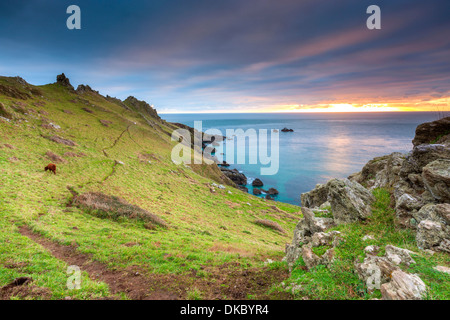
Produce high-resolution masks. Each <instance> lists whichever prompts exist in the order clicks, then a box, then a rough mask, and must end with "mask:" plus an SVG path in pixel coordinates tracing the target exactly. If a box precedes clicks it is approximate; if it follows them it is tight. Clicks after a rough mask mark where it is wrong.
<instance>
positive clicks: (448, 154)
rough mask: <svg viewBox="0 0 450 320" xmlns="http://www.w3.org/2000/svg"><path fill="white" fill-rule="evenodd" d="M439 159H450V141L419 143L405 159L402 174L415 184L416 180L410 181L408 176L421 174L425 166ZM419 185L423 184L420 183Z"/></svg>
mask: <svg viewBox="0 0 450 320" xmlns="http://www.w3.org/2000/svg"><path fill="white" fill-rule="evenodd" d="M439 159H450V143H447V144H421V145H418V146H416V147H414V148H413V150H412V151H411V152H410V153H409V154H408V155H407V157H406V159H405V161H403V163H402V168H401V170H400V176H401V177H402V178H403V179H404V180H405V181H408V182H410V183H411V184H412V185H414V182H413V181H410V180H409V178H408V177H415V176H411V174H419V175H420V174H421V173H422V169H423V167H425V166H426V165H427V164H429V163H431V162H433V161H435V160H439ZM413 180H414V179H413ZM416 183H417V182H416ZM418 187H422V186H420V185H419V186H418ZM416 189H417V188H416Z"/></svg>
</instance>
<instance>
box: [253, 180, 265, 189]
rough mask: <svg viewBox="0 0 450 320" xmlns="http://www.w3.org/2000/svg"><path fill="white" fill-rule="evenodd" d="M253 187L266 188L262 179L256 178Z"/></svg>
mask: <svg viewBox="0 0 450 320" xmlns="http://www.w3.org/2000/svg"><path fill="white" fill-rule="evenodd" d="M252 186H253V187H262V186H264V183H263V182H262V181H261V180H260V179H258V178H256V179H255V180H253V182H252Z"/></svg>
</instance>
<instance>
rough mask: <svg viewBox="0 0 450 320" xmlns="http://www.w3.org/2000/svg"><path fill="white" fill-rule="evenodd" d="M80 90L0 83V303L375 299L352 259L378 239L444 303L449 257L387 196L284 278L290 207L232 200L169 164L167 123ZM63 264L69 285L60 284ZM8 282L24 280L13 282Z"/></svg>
mask: <svg viewBox="0 0 450 320" xmlns="http://www.w3.org/2000/svg"><path fill="white" fill-rule="evenodd" d="M82 89H83V90H76V91H75V90H73V89H70V88H69V87H67V86H64V85H62V84H60V83H55V84H49V85H45V86H32V85H29V84H27V83H25V82H24V81H23V80H21V79H20V78H5V77H0V137H1V140H0V181H1V184H0V287H2V286H3V289H1V290H0V299H109V298H114V299H255V298H256V299H258V298H259V299H265V298H269V299H292V298H293V299H305V298H306V299H371V298H379V297H380V292H379V291H378V290H376V291H375V292H373V293H369V292H368V291H367V288H366V285H365V283H364V282H363V281H362V280H360V279H359V278H358V275H357V274H356V272H355V266H354V263H355V261H358V260H359V261H362V260H363V259H364V257H365V256H366V253H365V252H364V248H365V247H366V246H368V245H377V246H379V247H380V252H379V253H378V255H379V256H382V255H383V254H384V248H385V246H386V245H388V244H390V245H394V246H398V247H401V248H406V249H409V250H412V251H414V252H416V253H417V255H414V256H413V257H414V260H415V261H416V264H412V265H410V266H409V267H407V268H406V267H402V268H403V269H404V270H405V271H407V272H410V273H416V274H418V275H419V276H420V278H421V279H422V280H423V281H424V282H425V284H426V285H427V287H428V298H429V299H449V298H450V291H449V287H450V286H449V284H450V275H448V274H446V273H443V272H439V271H437V270H435V269H434V267H436V266H437V265H440V266H447V267H449V266H450V260H449V257H448V254H446V253H434V254H431V253H427V252H425V251H422V250H419V249H418V248H417V245H416V241H415V234H414V231H413V230H409V229H404V228H401V227H400V226H398V224H396V223H395V210H394V209H393V208H392V203H391V199H390V193H389V192H388V191H387V190H383V189H375V190H374V196H375V198H376V201H375V203H374V205H373V207H372V210H373V215H372V216H371V217H370V218H369V219H367V220H366V221H364V222H358V223H351V224H346V225H339V226H336V227H334V228H333V230H337V231H340V232H341V234H340V237H342V240H343V241H342V243H340V244H339V245H337V246H336V247H335V249H336V256H335V260H334V262H333V263H332V264H331V265H330V266H328V267H325V266H324V265H318V266H316V267H314V268H312V269H311V270H309V271H308V270H307V268H306V267H305V262H304V261H303V259H302V258H301V257H300V259H298V261H296V263H295V265H294V268H293V270H292V273H291V274H289V272H288V267H287V264H286V263H285V262H281V259H282V258H283V256H284V249H285V244H286V243H290V242H291V240H292V234H293V230H294V228H295V225H296V224H297V222H298V220H299V219H300V218H301V214H300V208H299V207H296V206H292V205H289V204H284V203H279V202H273V201H265V200H263V199H260V198H257V197H255V196H253V195H250V194H247V193H243V192H242V191H240V190H238V189H236V188H234V187H232V184H233V183H232V182H231V181H230V180H228V179H227V178H226V177H224V176H222V174H221V172H220V170H219V169H218V168H217V166H215V165H206V164H203V165H176V164H174V163H173V162H172V160H171V157H170V156H171V151H172V148H173V146H174V145H175V144H176V143H177V142H172V141H171V138H170V135H171V133H172V131H173V130H174V129H175V128H176V126H174V125H173V124H170V123H167V122H165V121H164V120H161V119H160V118H159V117H158V115H157V114H156V113H155V112H154V110H153V109H151V108H150V106H149V105H148V104H146V103H145V102H143V101H138V100H136V99H135V98H132V97H131V98H128V99H126V100H125V101H123V102H122V101H120V100H118V99H115V98H111V97H103V96H101V95H99V94H98V93H97V92H95V91H92V90H91V89H90V88H88V87H83V88H82ZM197 156H198V155H197ZM50 162H53V163H56V165H57V174H56V175H54V174H53V173H51V172H49V171H44V167H45V166H46V165H47V164H48V163H50ZM217 184H223V185H225V188H224V189H221V188H218V187H217ZM364 236H371V239H369V240H363V238H364ZM328 249H329V246H327V245H324V246H319V247H315V248H313V250H314V253H315V254H317V255H318V256H320V255H322V254H323V253H324V252H326V251H327V250H328ZM267 259H271V260H273V261H274V262H273V263H270V264H267V265H266V263H265V262H266V261H267ZM70 265H76V266H79V267H81V269H82V270H83V273H82V279H81V289H79V290H69V289H68V288H67V285H66V283H67V280H68V278H69V276H70V274H68V273H67V268H68V266H70ZM20 277H29V278H32V279H33V281H32V282H28V285H26V286H24V285H22V286H17V285H14V284H12V282H13V281H14V280H15V279H17V278H20ZM25 280H26V279H25ZM8 284H11V285H10V286H8ZM5 286H6V287H5Z"/></svg>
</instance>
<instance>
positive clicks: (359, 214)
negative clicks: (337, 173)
mask: <svg viewBox="0 0 450 320" xmlns="http://www.w3.org/2000/svg"><path fill="white" fill-rule="evenodd" d="M326 186H327V188H328V201H329V202H330V204H331V211H332V213H333V217H334V220H335V221H336V222H337V223H338V224H341V223H349V222H355V221H359V220H364V219H366V218H368V217H369V216H370V215H371V214H372V209H371V204H372V202H373V201H374V200H375V198H374V196H373V195H372V194H371V193H370V192H369V191H368V190H367V189H365V188H364V187H363V186H361V185H360V184H359V183H357V182H353V181H350V180H348V179H342V180H341V179H333V180H330V181H329V182H328V183H327V184H326Z"/></svg>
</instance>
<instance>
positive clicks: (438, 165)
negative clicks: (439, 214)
mask: <svg viewBox="0 0 450 320" xmlns="http://www.w3.org/2000/svg"><path fill="white" fill-rule="evenodd" d="M422 178H423V181H424V184H425V187H426V188H427V189H428V191H429V192H430V193H431V194H432V195H433V197H434V198H435V199H436V200H438V201H440V202H450V160H448V159H440V160H435V161H433V162H431V163H429V164H427V165H426V166H425V167H424V168H423V171H422Z"/></svg>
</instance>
